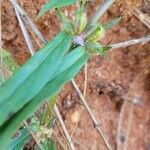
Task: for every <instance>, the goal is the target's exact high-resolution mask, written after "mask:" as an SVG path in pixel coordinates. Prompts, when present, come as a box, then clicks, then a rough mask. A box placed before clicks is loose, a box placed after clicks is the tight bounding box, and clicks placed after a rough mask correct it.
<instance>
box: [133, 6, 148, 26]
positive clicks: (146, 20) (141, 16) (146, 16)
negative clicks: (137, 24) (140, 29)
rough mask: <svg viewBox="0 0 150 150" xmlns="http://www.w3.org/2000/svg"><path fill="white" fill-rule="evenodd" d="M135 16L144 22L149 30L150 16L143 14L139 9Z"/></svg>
mask: <svg viewBox="0 0 150 150" xmlns="http://www.w3.org/2000/svg"><path fill="white" fill-rule="evenodd" d="M133 14H134V15H135V16H136V17H137V18H138V19H139V20H140V21H141V22H143V23H144V24H145V25H146V26H147V27H148V28H150V16H149V15H148V14H144V13H142V12H141V11H140V10H139V9H137V8H136V9H135V10H134V11H133Z"/></svg>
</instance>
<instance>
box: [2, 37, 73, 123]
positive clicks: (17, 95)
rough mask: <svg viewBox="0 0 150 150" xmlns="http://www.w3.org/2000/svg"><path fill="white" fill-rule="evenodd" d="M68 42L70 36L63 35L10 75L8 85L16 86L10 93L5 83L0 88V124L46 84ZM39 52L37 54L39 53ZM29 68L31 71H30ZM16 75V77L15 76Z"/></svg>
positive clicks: (66, 48)
mask: <svg viewBox="0 0 150 150" xmlns="http://www.w3.org/2000/svg"><path fill="white" fill-rule="evenodd" d="M61 36H62V35H61ZM58 40H59V39H58ZM59 41H60V40H59ZM70 44H71V37H70V36H68V35H65V36H63V39H62V40H61V41H60V42H59V43H57V45H56V46H55V47H52V50H51V49H48V51H46V52H45V51H44V52H45V53H44V54H43V51H40V52H39V53H40V54H41V53H42V54H43V55H42V56H41V57H40V58H39V59H38V60H37V61H35V57H34V58H33V59H31V60H30V63H27V64H26V65H25V66H24V67H22V68H21V70H20V71H18V72H17V73H16V74H15V75H14V76H13V77H12V78H13V82H12V79H11V80H10V81H8V82H7V83H8V85H10V84H11V85H10V88H12V87H13V86H15V85H16V84H17V86H18V87H17V86H16V87H17V88H15V89H13V93H12V94H11V95H10V92H12V91H11V90H10V88H8V87H7V88H6V87H5V85H4V87H2V88H1V90H2V91H4V94H3V93H2V96H1V90H0V96H1V98H0V99H1V101H0V114H2V113H3V116H1V117H0V125H2V124H3V123H4V122H5V121H6V120H7V119H9V118H10V117H11V116H12V115H13V114H15V113H16V112H17V111H18V110H19V109H20V108H22V107H23V106H24V105H25V104H26V103H28V102H29V101H30V100H31V99H32V98H33V97H34V96H35V95H36V94H37V93H38V92H39V91H40V90H41V89H42V88H43V87H44V86H45V85H46V83H47V82H48V81H49V80H50V79H51V77H52V76H53V74H54V73H55V72H56V69H57V67H58V66H59V64H60V63H61V60H62V58H63V57H64V54H65V53H66V52H67V51H68V50H69V48H70ZM51 45H52V46H53V45H55V43H54V42H53V41H52V44H51ZM44 49H45V48H44ZM39 53H38V54H37V55H39ZM35 55H36V54H35ZM43 58H45V59H43ZM36 59H37V58H36ZM32 60H33V61H32ZM41 60H42V61H41ZM40 61H41V62H40ZM32 62H33V63H32ZM35 62H36V64H35ZM39 62H40V63H39ZM29 64H30V66H29ZM54 64H55V65H54ZM30 68H31V70H32V72H31V71H30ZM33 68H34V69H33ZM28 70H29V72H30V74H29V76H27V78H26V79H25V80H22V82H20V81H21V79H22V75H23V74H22V72H24V73H25V74H26V73H28ZM16 76H17V77H18V78H16ZM14 78H15V79H14ZM17 82H20V83H21V84H18V83H17ZM8 91H9V92H8ZM8 93H9V94H8ZM8 95H9V97H8Z"/></svg>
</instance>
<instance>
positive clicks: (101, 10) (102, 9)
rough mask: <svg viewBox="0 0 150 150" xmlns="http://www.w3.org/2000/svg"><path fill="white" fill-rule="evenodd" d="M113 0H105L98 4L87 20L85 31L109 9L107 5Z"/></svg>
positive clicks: (113, 0)
mask: <svg viewBox="0 0 150 150" xmlns="http://www.w3.org/2000/svg"><path fill="white" fill-rule="evenodd" d="M114 2H115V0H105V1H104V3H103V4H102V5H100V6H99V8H98V9H97V11H96V12H95V13H94V15H93V16H92V18H91V20H90V21H89V23H88V25H87V26H86V28H85V32H87V31H89V30H90V29H91V28H92V26H93V25H94V24H96V23H97V22H98V20H99V19H100V17H101V16H102V15H103V14H104V13H105V12H106V11H107V10H108V9H109V7H110V6H111V5H112V4H113V3H114Z"/></svg>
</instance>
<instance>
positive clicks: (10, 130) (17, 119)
mask: <svg viewBox="0 0 150 150" xmlns="http://www.w3.org/2000/svg"><path fill="white" fill-rule="evenodd" d="M87 58H88V54H87V53H85V50H84V49H83V48H82V47H78V48H77V49H75V50H74V51H72V52H71V53H70V54H69V55H67V56H66V57H65V58H64V60H63V61H62V64H61V65H60V67H59V68H58V70H57V72H56V74H55V76H53V79H52V80H51V81H49V82H48V83H47V85H46V86H45V87H44V88H43V89H42V90H41V91H40V93H39V94H38V95H37V96H36V97H35V98H34V99H32V101H30V102H29V103H28V104H27V105H25V106H24V107H23V108H22V109H21V110H20V111H19V112H18V113H16V114H15V115H14V116H13V117H12V118H11V119H10V120H8V122H7V123H5V124H4V125H3V126H2V127H1V128H0V145H2V147H1V149H2V150H5V147H6V146H7V143H8V142H9V140H10V138H11V136H12V135H13V134H14V133H15V131H16V130H17V129H18V128H19V126H20V124H21V123H22V121H23V120H25V119H27V118H28V117H29V116H30V115H32V113H33V112H35V111H36V110H37V108H38V107H39V105H40V104H41V103H42V102H43V101H44V99H45V98H47V97H51V96H53V95H55V94H56V93H58V91H59V90H60V88H61V87H62V86H63V85H64V84H65V83H66V82H68V81H69V80H71V79H72V78H73V77H74V76H75V75H76V74H77V73H78V72H79V70H80V69H81V67H82V66H83V64H84V63H85V61H86V60H87Z"/></svg>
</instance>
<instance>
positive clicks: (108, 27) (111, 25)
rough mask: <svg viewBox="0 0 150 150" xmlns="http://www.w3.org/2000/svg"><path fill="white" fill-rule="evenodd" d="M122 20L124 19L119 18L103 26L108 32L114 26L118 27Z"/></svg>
mask: <svg viewBox="0 0 150 150" xmlns="http://www.w3.org/2000/svg"><path fill="white" fill-rule="evenodd" d="M121 18H122V17H118V18H115V19H112V20H110V21H108V22H107V23H106V24H104V25H103V27H104V29H105V30H108V29H110V28H112V27H113V26H115V25H117V24H118V23H119V22H120V20H121Z"/></svg>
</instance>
